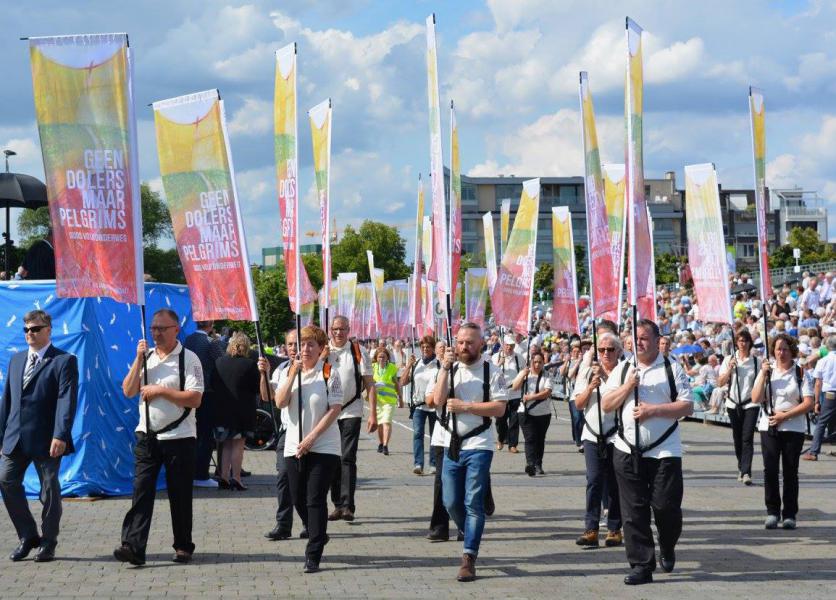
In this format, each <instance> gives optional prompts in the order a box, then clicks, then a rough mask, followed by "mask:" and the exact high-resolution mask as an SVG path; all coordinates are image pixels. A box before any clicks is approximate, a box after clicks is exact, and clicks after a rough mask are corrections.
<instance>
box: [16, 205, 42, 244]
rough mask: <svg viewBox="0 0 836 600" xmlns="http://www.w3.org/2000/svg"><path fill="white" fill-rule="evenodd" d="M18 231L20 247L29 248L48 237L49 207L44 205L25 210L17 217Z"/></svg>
mask: <svg viewBox="0 0 836 600" xmlns="http://www.w3.org/2000/svg"><path fill="white" fill-rule="evenodd" d="M17 231H18V236H19V237H20V240H19V241H18V247H20V248H25V249H26V248H29V246H31V245H32V244H34V243H35V242H37V241H38V240H42V239H43V238H45V237H46V234H47V231H49V208H47V207H46V206H42V207H40V208H37V209H35V210H24V211H22V212H21V213H20V215H19V216H18V218H17Z"/></svg>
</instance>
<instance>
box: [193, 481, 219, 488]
mask: <svg viewBox="0 0 836 600" xmlns="http://www.w3.org/2000/svg"><path fill="white" fill-rule="evenodd" d="M192 485H193V486H194V487H200V488H216V489H217V487H218V482H217V481H215V480H214V479H195V480H194V481H193V482H192Z"/></svg>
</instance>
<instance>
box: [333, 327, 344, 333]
mask: <svg viewBox="0 0 836 600" xmlns="http://www.w3.org/2000/svg"><path fill="white" fill-rule="evenodd" d="M340 331H348V327H332V328H331V332H332V333H338V332H340Z"/></svg>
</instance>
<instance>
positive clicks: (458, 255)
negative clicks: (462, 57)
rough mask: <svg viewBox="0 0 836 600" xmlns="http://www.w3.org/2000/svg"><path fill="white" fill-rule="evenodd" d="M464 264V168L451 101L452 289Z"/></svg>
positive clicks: (455, 285)
mask: <svg viewBox="0 0 836 600" xmlns="http://www.w3.org/2000/svg"><path fill="white" fill-rule="evenodd" d="M461 262H462V166H461V162H460V160H459V128H458V126H457V125H456V111H455V109H454V108H453V101H452V100H450V277H451V284H450V289H452V290H455V289H456V287H457V285H458V283H459V265H460V264H461Z"/></svg>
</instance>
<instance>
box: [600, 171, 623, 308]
mask: <svg viewBox="0 0 836 600" xmlns="http://www.w3.org/2000/svg"><path fill="white" fill-rule="evenodd" d="M601 169H602V171H603V174H604V201H605V202H606V205H607V224H608V228H609V232H610V252H611V254H612V263H613V265H612V266H613V274H612V277H613V280H614V281H616V282H617V284H618V285H617V289H618V293H617V298H618V302H617V303H616V309H615V310H614V311H612V312H603V313H600V315H599V316H600V317H601V318H602V319H609V320H611V321H614V322H615V323H619V324H620V323H621V304H622V302H623V299H624V298H623V294H624V243H625V240H626V239H627V235H626V234H627V220H626V219H625V215H626V213H627V203H626V198H625V192H624V165H623V164H622V165H619V164H610V165H602V166H601Z"/></svg>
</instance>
